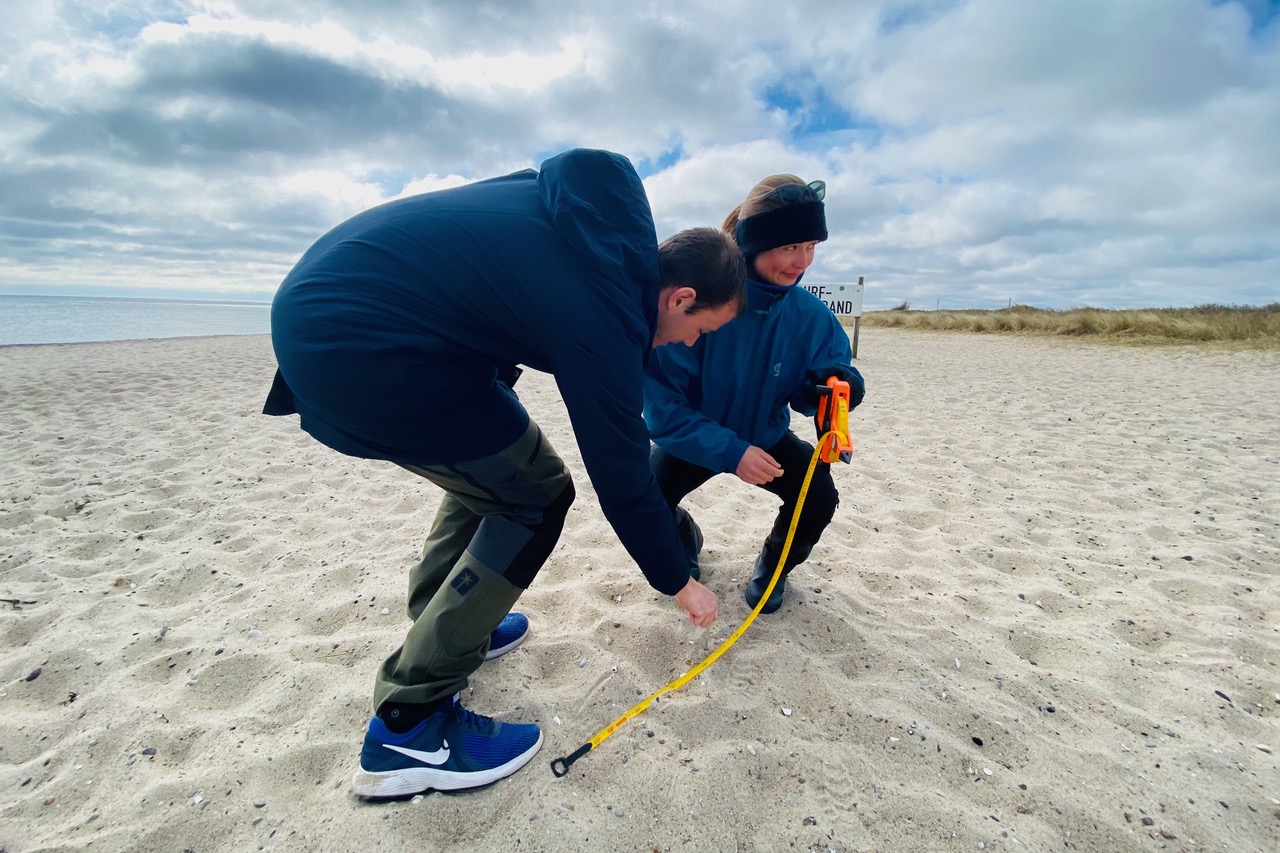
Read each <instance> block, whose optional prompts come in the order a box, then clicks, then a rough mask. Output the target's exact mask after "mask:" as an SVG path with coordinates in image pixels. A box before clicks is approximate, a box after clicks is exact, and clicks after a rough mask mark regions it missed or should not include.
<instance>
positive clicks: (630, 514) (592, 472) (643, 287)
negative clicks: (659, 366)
mask: <svg viewBox="0 0 1280 853" xmlns="http://www.w3.org/2000/svg"><path fill="white" fill-rule="evenodd" d="M658 287H659V281H658V245H657V237H656V235H655V232H654V225H653V218H652V214H651V212H650V209H649V203H648V199H647V198H646V196H645V192H644V185H643V184H642V183H641V181H640V178H639V176H638V175H637V174H636V173H635V170H634V169H633V168H632V166H631V164H630V163H629V162H628V161H627V160H626V158H624V157H622V156H620V155H617V154H611V153H609V152H605V151H590V150H581V149H580V150H575V151H570V152H566V153H564V154H560V155H558V156H556V157H553V158H551V159H550V160H548V161H546V162H545V163H543V164H542V168H541V170H540V171H537V172H535V171H533V170H526V171H523V172H516V173H514V174H511V175H507V176H505V177H501V178H495V179H493V180H488V181H481V182H479V183H474V184H469V185H466V186H462V187H457V188H454V189H448V190H443V191H440V192H434V193H427V194H425V195H418V196H413V197H411V198H405V199H400V200H397V201H393V202H389V203H387V204H384V205H381V206H379V207H376V208H373V209H371V210H367V211H365V212H363V213H360V214H358V215H356V216H355V217H353V218H352V219H349V220H348V221H346V222H344V223H342V224H341V225H339V226H337V227H336V228H334V229H333V230H332V231H330V232H329V233H328V234H326V235H324V236H323V237H321V238H320V240H319V241H318V242H317V243H316V244H315V245H314V246H312V247H311V248H310V249H308V250H307V252H306V253H305V254H304V255H303V256H302V258H301V260H299V261H298V263H297V265H296V266H295V267H294V268H293V270H292V271H291V272H290V273H289V274H288V276H286V277H285V280H284V282H283V284H281V286H280V290H279V291H278V292H277V294H276V296H275V300H274V301H273V303H272V310H271V334H272V344H273V346H274V348H275V352H276V359H277V361H278V363H279V367H280V369H279V372H278V373H277V377H276V381H275V383H274V385H273V388H272V391H271V394H270V395H269V397H268V400H267V405H266V407H265V409H264V411H266V412H267V413H268V414H291V413H293V412H297V413H298V414H299V415H301V418H302V428H303V429H304V430H306V431H307V432H309V433H310V434H311V435H312V436H314V437H315V438H316V439H317V440H319V441H320V442H321V443H323V444H326V445H328V446H329V447H332V448H333V449H335V450H338V451H340V452H342V453H346V454H349V455H352V456H359V457H364V458H369V459H386V460H390V461H392V462H403V463H409V464H420V465H432V464H442V463H449V462H458V461H465V460H468V459H475V458H480V457H482V456H488V455H491V454H493V453H497V452H498V451H500V450H501V449H503V448H504V447H507V446H508V445H510V444H511V443H512V442H514V441H515V440H516V439H517V438H519V436H520V435H521V434H522V433H523V432H524V430H525V429H526V428H527V426H528V423H529V416H528V413H527V412H526V411H525V410H524V407H523V406H521V405H520V403H519V401H518V400H517V399H516V397H515V394H514V392H513V391H512V390H511V389H510V388H509V387H508V386H507V384H505V383H504V382H502V381H499V380H500V379H503V378H506V377H508V376H509V375H510V373H511V372H512V371H513V370H514V366H515V365H516V364H517V363H519V364H524V365H527V366H529V367H532V368H534V369H536V370H541V371H544V372H547V373H551V374H553V375H554V376H555V379H556V384H557V386H558V387H559V389H560V393H561V396H562V397H563V399H564V403H565V407H566V408H567V409H568V412H569V418H570V420H571V422H572V424H573V430H574V434H575V436H576V438H577V442H578V447H579V448H580V450H581V452H582V459H583V462H584V464H585V466H586V469H587V473H588V474H589V476H590V478H591V482H592V485H593V486H594V487H595V491H596V494H597V495H598V497H599V500H600V506H601V509H602V510H603V511H604V514H605V516H606V517H607V518H608V520H609V522H610V524H612V526H613V528H614V530H615V531H616V532H617V534H618V538H619V539H620V540H621V541H622V543H623V545H624V546H625V547H626V549H627V551H628V552H629V553H630V554H631V556H632V557H633V558H634V559H635V561H636V562H637V563H638V564H639V566H640V568H641V570H642V571H643V572H644V574H645V576H646V578H647V579H648V580H649V582H650V584H652V585H653V586H654V587H655V588H656V589H658V590H659V591H661V592H664V593H667V594H674V593H676V592H678V591H679V590H680V589H681V588H682V587H683V586H684V585H685V583H686V582H687V581H688V574H687V570H686V568H685V564H686V559H685V556H684V551H683V549H682V548H681V546H680V543H679V539H678V537H677V534H676V531H675V525H674V523H673V522H672V519H671V512H670V510H669V509H667V506H666V504H665V503H664V502H663V500H662V496H661V494H660V493H659V491H658V488H657V484H656V482H655V481H654V478H653V475H652V473H651V471H650V469H649V456H648V451H649V434H648V431H647V429H646V427H645V423H644V420H643V417H642V408H643V382H644V365H645V362H646V361H647V360H648V358H649V357H650V354H651V352H652V349H651V348H652V343H653V335H654V331H655V327H656V323H657V301H658Z"/></svg>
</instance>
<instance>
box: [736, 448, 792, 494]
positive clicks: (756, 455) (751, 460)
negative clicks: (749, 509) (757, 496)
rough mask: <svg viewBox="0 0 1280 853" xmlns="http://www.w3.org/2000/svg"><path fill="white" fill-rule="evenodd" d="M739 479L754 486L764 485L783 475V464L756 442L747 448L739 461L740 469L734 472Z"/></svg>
mask: <svg viewBox="0 0 1280 853" xmlns="http://www.w3.org/2000/svg"><path fill="white" fill-rule="evenodd" d="M734 473H735V474H737V475H738V479H739V480H741V481H742V482H744V483H750V484H751V485H753V486H763V485H764V484H765V483H767V482H769V481H770V480H773V479H776V478H778V477H781V476H782V466H781V465H779V464H778V462H777V460H775V459H774V458H773V457H772V456H770V455H769V454H768V453H765V452H764V451H763V450H761V449H760V448H758V447H756V446H755V445H754V444H753V445H751V446H750V447H748V448H747V452H746V453H744V454H742V459H740V460H739V461H738V469H737V470H736V471H735V472H734Z"/></svg>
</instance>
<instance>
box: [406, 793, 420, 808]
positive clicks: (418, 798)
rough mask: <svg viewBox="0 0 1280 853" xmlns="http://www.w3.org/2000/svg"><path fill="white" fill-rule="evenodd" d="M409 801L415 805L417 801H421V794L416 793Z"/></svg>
mask: <svg viewBox="0 0 1280 853" xmlns="http://www.w3.org/2000/svg"><path fill="white" fill-rule="evenodd" d="M409 802H410V803H412V804H413V805H415V806H416V805H417V804H418V803H420V802H422V795H421V794H418V795H417V796H415V797H414V798H413V799H412V800H410V801H409Z"/></svg>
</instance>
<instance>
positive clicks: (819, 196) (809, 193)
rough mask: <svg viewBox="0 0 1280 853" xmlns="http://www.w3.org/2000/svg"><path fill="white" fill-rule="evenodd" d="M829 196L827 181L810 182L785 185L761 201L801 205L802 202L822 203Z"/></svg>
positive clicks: (776, 188)
mask: <svg viewBox="0 0 1280 853" xmlns="http://www.w3.org/2000/svg"><path fill="white" fill-rule="evenodd" d="M826 196H827V182H826V181H810V182H809V183H807V184H783V185H782V186H780V187H774V188H773V189H771V190H769V192H767V193H765V194H764V197H763V198H761V199H760V201H762V202H763V201H765V200H766V199H767V200H769V201H773V200H775V199H776V200H778V201H780V202H782V203H783V204H799V203H800V202H802V201H822V200H823V199H824V198H826Z"/></svg>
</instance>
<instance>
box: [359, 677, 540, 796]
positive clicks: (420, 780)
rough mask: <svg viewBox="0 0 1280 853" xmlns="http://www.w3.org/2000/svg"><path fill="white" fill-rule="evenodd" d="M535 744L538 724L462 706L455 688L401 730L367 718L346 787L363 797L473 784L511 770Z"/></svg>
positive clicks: (525, 761)
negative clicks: (424, 715) (357, 759)
mask: <svg viewBox="0 0 1280 853" xmlns="http://www.w3.org/2000/svg"><path fill="white" fill-rule="evenodd" d="M541 748H542V729H540V728H538V727H537V726H536V725H534V724H532V723H500V722H498V721H497V720H495V719H493V718H492V717H486V716H484V715H482V714H477V713H475V712H473V711H468V710H467V709H466V708H464V707H462V703H461V701H459V697H458V694H456V693H455V694H454V696H453V700H452V701H450V702H448V703H447V704H445V705H442V706H441V707H440V709H439V710H438V711H436V712H435V713H434V714H432V715H431V716H430V717H427V718H426V719H425V720H423V721H422V722H421V723H418V725H416V726H414V727H413V728H412V729H410V730H409V731H407V732H405V733H404V734H395V733H394V732H392V731H391V730H390V729H388V728H387V727H386V724H385V723H383V722H382V719H381V718H380V717H374V718H373V719H372V720H370V721H369V730H368V731H367V732H366V733H365V736H364V748H363V749H362V750H361V751H360V769H359V770H357V771H356V773H355V776H354V777H352V779H351V788H352V790H353V792H354V793H355V795H356V796H358V797H366V798H369V799H384V798H388V797H405V796H409V795H411V794H420V793H422V792H423V791H427V790H436V791H459V790H463V789H465V788H477V787H479V786H481V785H488V784H489V783H490V782H496V781H498V780H499V779H502V778H505V777H507V776H510V775H511V774H512V773H515V772H516V771H517V770H519V769H520V768H521V767H524V766H525V765H526V764H528V763H529V759H531V758H533V756H534V755H535V754H536V753H537V751H538V750H539V749H541Z"/></svg>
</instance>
